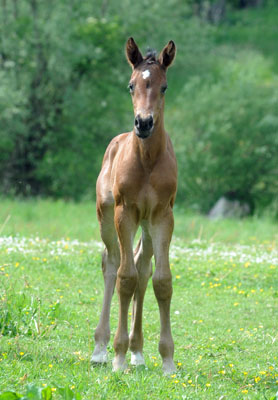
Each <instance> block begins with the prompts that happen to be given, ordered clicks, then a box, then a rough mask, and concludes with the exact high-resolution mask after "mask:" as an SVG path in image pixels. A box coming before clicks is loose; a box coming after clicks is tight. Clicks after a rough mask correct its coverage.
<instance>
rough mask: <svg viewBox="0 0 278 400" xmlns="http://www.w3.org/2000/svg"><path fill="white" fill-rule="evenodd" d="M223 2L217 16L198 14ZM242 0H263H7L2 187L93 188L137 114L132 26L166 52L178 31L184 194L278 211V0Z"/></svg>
mask: <svg viewBox="0 0 278 400" xmlns="http://www.w3.org/2000/svg"><path fill="white" fill-rule="evenodd" d="M220 3H223V4H224V3H225V4H226V5H227V7H226V8H225V18H224V19H222V20H221V24H219V25H218V26H216V25H214V24H210V23H208V21H207V20H211V22H215V21H214V20H213V18H214V17H213V18H207V17H205V18H203V19H202V18H200V17H202V15H201V14H200V13H201V11H202V10H205V11H204V12H205V14H206V12H207V11H208V10H210V8H211V7H214V6H215V5H216V6H217V7H218V4H220ZM243 3H246V6H248V5H251V3H258V5H260V4H261V3H262V2H261V1H260V0H259V1H257V0H250V1H249V0H248V1H247V0H246V1H245V2H244V1H237V0H227V1H226V2H225V1H224V2H221V1H203V0H194V1H191V0H188V1H186V2H180V1H178V0H170V1H168V2H166V3H165V2H161V0H159V1H156V2H152V3H150V2H148V1H147V0H144V1H142V2H139V3H138V2H137V3H134V2H132V1H131V0H124V1H121V2H119V1H113V2H108V1H102V2H97V1H96V0H95V1H93V2H92V1H87V0H86V1H83V2H77V1H76V0H71V1H70V2H65V1H64V0H58V1H55V2H54V1H53V0H50V1H48V2H41V1H39V0H32V1H31V2H30V1H27V0H22V1H20V2H19V1H11V2H3V6H2V7H1V11H0V18H1V21H2V22H3V23H1V24H0V39H1V46H2V49H1V54H0V126H1V135H0V191H1V192H2V193H5V194H10V195H15V194H16V195H24V196H29V195H40V196H51V197H54V198H67V199H75V200H80V199H84V198H85V199H86V198H92V196H93V195H94V190H95V181H96V177H97V174H98V171H99V169H100V165H101V160H102V156H103V153H104V151H105V148H106V146H107V144H108V143H109V141H110V140H111V138H112V137H113V136H115V135H117V134H118V133H121V132H126V131H129V130H131V128H132V124H133V122H132V120H133V112H132V106H131V101H130V98H129V96H128V93H127V91H126V86H127V82H128V79H129V76H130V69H129V66H128V65H127V63H126V61H125V56H124V43H125V41H126V39H127V37H129V36H131V35H132V36H134V37H135V39H136V41H137V42H138V44H139V45H140V48H141V49H142V51H144V50H146V48H147V46H149V45H151V46H153V47H155V48H157V50H158V51H159V50H160V49H161V48H162V46H163V45H164V44H165V43H166V42H167V41H168V40H169V39H171V38H172V39H174V40H175V42H176V44H177V48H178V53H177V58H176V61H175V65H174V66H173V68H171V70H170V71H169V74H168V80H169V82H168V83H169V91H168V93H167V101H166V127H167V128H168V131H169V133H170V135H171V137H172V138H173V139H174V142H175V145H176V150H177V155H178V162H179V168H180V186H179V194H178V200H180V201H182V202H183V203H185V204H186V205H187V206H190V205H194V206H195V207H197V208H198V209H200V210H202V211H204V212H206V211H207V210H208V209H209V208H210V206H211V205H212V204H213V202H215V201H216V200H217V198H218V197H219V196H221V195H223V194H224V193H225V192H230V191H233V192H236V193H237V195H238V196H239V197H240V198H247V199H248V200H249V201H250V202H252V203H253V204H254V205H255V206H256V207H257V209H262V208H265V207H266V206H268V207H269V210H271V211H270V212H271V213H272V214H275V213H277V212H276V210H277V204H278V200H277V196H276V193H277V179H276V176H277V171H276V167H275V159H276V158H277V150H276V149H277V139H276V136H277V112H276V111H275V110H276V109H277V68H276V67H275V62H277V51H276V46H277V38H276V36H277V35H276V25H277V15H278V8H277V5H275V2H273V1H272V0H269V1H268V2H263V5H265V7H261V8H253V9H252V8H251V9H249V10H243V11H237V12H235V11H233V10H234V9H240V8H242V5H243ZM259 3H260V4H259ZM217 7H216V8H215V10H214V11H215V12H216V14H217V13H218V10H217ZM198 10H199V11H200V12H199V11H198ZM214 11H213V12H214ZM218 14H219V13H218ZM218 14H217V15H218ZM194 15H195V16H194ZM196 15H199V17H198V18H197V17H196ZM206 15H207V14H206ZM219 15H220V14H219ZM223 15H224V14H223ZM217 18H218V17H217ZM218 22H220V21H218ZM166 26H167V29H165V27H166ZM262 31H263V32H264V35H262V34H261V32H262ZM245 172H246V173H245ZM270 205H271V206H270Z"/></svg>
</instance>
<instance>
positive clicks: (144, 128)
mask: <svg viewBox="0 0 278 400" xmlns="http://www.w3.org/2000/svg"><path fill="white" fill-rule="evenodd" d="M134 126H135V133H136V135H137V136H138V137H139V138H141V139H146V138H148V137H149V136H150V135H151V133H152V131H153V117H152V115H149V116H148V117H147V118H141V117H140V115H137V116H136V117H135V121H134Z"/></svg>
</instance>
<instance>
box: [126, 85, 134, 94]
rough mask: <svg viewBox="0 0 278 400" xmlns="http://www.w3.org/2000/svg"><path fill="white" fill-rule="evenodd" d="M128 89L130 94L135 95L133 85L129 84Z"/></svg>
mask: <svg viewBox="0 0 278 400" xmlns="http://www.w3.org/2000/svg"><path fill="white" fill-rule="evenodd" d="M127 88H128V89H129V91H130V93H134V84H133V83H129V84H128V87H127Z"/></svg>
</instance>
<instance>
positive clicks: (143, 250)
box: [92, 38, 177, 373]
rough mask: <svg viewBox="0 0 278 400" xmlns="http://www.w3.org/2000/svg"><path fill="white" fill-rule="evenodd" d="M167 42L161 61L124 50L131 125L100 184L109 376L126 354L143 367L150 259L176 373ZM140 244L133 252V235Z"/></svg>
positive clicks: (166, 364) (99, 357)
mask: <svg viewBox="0 0 278 400" xmlns="http://www.w3.org/2000/svg"><path fill="white" fill-rule="evenodd" d="M175 52H176V48H175V44H174V42H173V41H170V42H169V43H168V44H167V45H166V46H165V47H164V49H163V50H162V51H161V53H160V55H159V57H158V59H156V57H155V54H154V53H153V52H151V53H149V54H147V56H146V57H145V58H143V57H142V55H141V53H140V51H139V49H138V47H137V45H136V43H135V41H134V40H133V38H129V39H128V41H127V44H126V56H127V60H128V62H129V63H130V65H131V67H132V69H133V71H132V75H131V79H130V83H129V89H130V93H131V95H132V101H133V107H134V115H135V123H134V129H133V131H131V132H128V133H123V134H121V135H119V136H116V137H115V138H114V139H113V140H112V141H111V143H110V144H109V146H108V148H107V150H106V152H105V155H104V159H103V163H102V168H101V172H100V174H99V177H98V180H97V215H98V219H99V224H100V230H101V237H102V240H103V242H104V244H105V246H106V248H105V250H104V253H103V256H102V270H103V276H104V282H105V290H104V299H103V307H102V311H101V316H100V321H99V324H98V326H97V328H96V331H95V350H94V353H93V355H92V362H94V363H103V362H106V361H107V350H106V348H107V344H108V342H109V339H110V323H109V319H110V306H111V299H112V295H113V292H114V288H115V285H116V288H117V292H118V297H119V322H118V329H117V332H116V336H115V339H114V349H115V358H114V360H113V369H114V370H115V371H116V370H123V369H125V368H126V362H125V356H126V352H127V349H128V347H129V348H130V350H131V364H133V365H140V364H144V357H143V333H142V311H143V300H144V295H145V291H146V287H147V283H148V280H149V278H150V277H151V275H152V262H151V259H152V256H153V255H154V259H155V272H154V274H153V278H152V281H153V288H154V293H155V296H156V299H157V301H158V306H159V311H160V324H161V329H160V342H159V352H160V354H161V357H162V360H163V370H164V372H165V373H171V372H173V371H174V370H175V365H174V362H173V354H174V343H173V339H172V334H171V325H170V302H171V297H172V276H171V271H170V266H169V245H170V241H171V237H172V232H173V226H174V219H173V211H172V209H173V205H174V201H175V196H176V190H177V164H176V158H175V154H174V151H173V147H172V143H171V140H170V138H169V136H168V134H167V133H166V131H165V129H164V116H163V112H164V93H165V91H166V88H167V83H166V70H167V68H168V67H169V66H170V65H171V63H172V61H173V59H174V57H175ZM139 225H140V226H141V228H142V236H141V239H140V241H139V243H138V245H137V248H136V250H135V252H134V251H133V240H134V236H135V234H136V231H137V229H138V226H139ZM132 296H133V309H132V326H131V333H130V335H129V336H128V309H129V305H130V302H131V298H132Z"/></svg>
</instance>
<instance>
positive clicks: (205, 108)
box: [172, 52, 278, 212]
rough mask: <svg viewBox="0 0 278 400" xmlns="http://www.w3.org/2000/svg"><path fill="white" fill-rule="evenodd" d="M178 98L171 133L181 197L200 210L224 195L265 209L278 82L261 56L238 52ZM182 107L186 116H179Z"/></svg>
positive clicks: (276, 145)
mask: <svg viewBox="0 0 278 400" xmlns="http://www.w3.org/2000/svg"><path fill="white" fill-rule="evenodd" d="M211 78H213V79H210V80H208V79H207V80H206V81H204V80H201V79H200V78H198V77H196V78H195V77H194V78H192V79H191V80H189V82H188V83H187V84H186V85H185V86H184V89H183V91H182V92H181V94H180V98H179V100H178V104H179V105H180V107H177V111H176V113H175V114H174V115H173V116H172V118H173V123H174V124H175V129H176V130H178V129H179V126H181V125H182V124H183V123H184V124H185V126H186V132H185V134H184V136H181V135H180V134H179V135H176V136H175V141H176V148H177V152H178V158H179V160H180V167H181V168H180V195H185V196H186V195H187V196H188V200H189V202H191V203H195V204H197V205H199V207H200V208H201V210H202V211H205V212H206V211H208V209H209V207H211V206H212V205H213V203H214V202H215V201H216V200H217V199H218V198H219V197H220V196H221V195H223V194H225V193H229V192H233V193H234V194H235V195H236V197H237V198H239V199H242V200H245V201H250V200H251V199H252V201H253V202H255V205H256V206H258V207H260V206H261V207H265V206H266V205H268V204H270V203H271V201H273V199H275V198H276V195H277V192H278V180H277V174H278V164H277V159H278V118H277V109H278V81H277V79H276V78H275V76H273V74H272V71H271V68H270V66H269V64H268V63H267V62H266V61H265V59H264V58H263V57H261V56H260V55H257V54H255V53H253V52H244V53H240V52H238V53H237V54H236V55H234V56H233V57H230V60H227V59H224V58H222V62H221V60H220V62H219V65H217V64H215V68H214V76H213V77H211ZM181 109H184V110H185V114H181V112H180V111H181Z"/></svg>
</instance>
